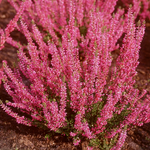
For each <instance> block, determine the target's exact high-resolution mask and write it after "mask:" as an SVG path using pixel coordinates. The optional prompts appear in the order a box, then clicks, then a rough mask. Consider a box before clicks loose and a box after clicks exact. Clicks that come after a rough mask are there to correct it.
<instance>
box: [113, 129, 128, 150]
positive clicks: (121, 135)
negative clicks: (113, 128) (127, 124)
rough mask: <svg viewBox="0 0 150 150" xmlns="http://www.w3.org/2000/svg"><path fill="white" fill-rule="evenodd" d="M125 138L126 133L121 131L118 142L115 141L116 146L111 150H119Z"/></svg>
mask: <svg viewBox="0 0 150 150" xmlns="http://www.w3.org/2000/svg"><path fill="white" fill-rule="evenodd" d="M126 136H127V131H125V130H124V131H122V132H121V133H120V137H119V140H118V141H117V144H116V145H115V146H114V147H113V148H111V150H121V147H122V145H123V144H124V142H125V139H126Z"/></svg>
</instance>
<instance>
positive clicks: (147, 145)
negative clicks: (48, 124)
mask: <svg viewBox="0 0 150 150" xmlns="http://www.w3.org/2000/svg"><path fill="white" fill-rule="evenodd" d="M15 13H16V12H15V10H14V8H13V7H11V5H10V4H9V3H8V2H7V1H6V0H2V3H1V4H0V28H1V29H4V28H5V27H6V26H7V24H8V23H9V21H10V20H11V19H12V18H13V17H14V16H15ZM11 35H12V37H13V38H15V39H16V40H17V39H19V40H20V41H22V42H26V41H25V39H24V38H23V36H22V35H21V34H20V33H18V32H16V31H14V32H13V33H12V34H11ZM149 39H150V21H148V22H147V23H146V32H145V36H144V39H143V42H142V44H141V50H140V58H139V61H140V64H139V66H138V67H137V72H138V75H137V76H136V77H135V78H136V83H137V84H138V87H139V89H140V90H142V89H147V90H148V91H150V81H149V80H150V61H149V59H150V41H149ZM4 59H5V60H7V62H8V65H9V66H10V67H11V68H12V67H14V63H15V62H17V50H16V49H15V48H13V47H12V46H11V45H9V44H5V48H4V49H3V50H1V51H0V67H1V64H2V63H1V62H2V60H4ZM0 99H2V100H10V99H11V98H10V96H9V95H8V94H7V93H6V91H5V90H4V88H3V86H2V85H1V87H0ZM46 134H50V135H52V134H51V133H50V132H48V131H44V130H41V129H39V128H36V127H27V126H24V125H21V124H17V123H16V121H15V119H14V118H12V117H10V116H9V115H7V114H6V113H5V112H4V111H3V110H2V109H1V108H0V150H87V144H88V143H87V141H83V142H81V144H80V145H79V146H78V147H75V146H73V144H72V140H71V139H70V140H68V139H67V138H66V137H64V136H61V135H59V134H53V135H52V136H51V137H50V138H45V135H46ZM94 150H98V148H94ZM122 150H150V123H148V124H144V125H143V126H142V127H135V128H133V129H131V130H130V131H129V132H128V135H127V138H126V141H125V143H124V145H123V147H122Z"/></svg>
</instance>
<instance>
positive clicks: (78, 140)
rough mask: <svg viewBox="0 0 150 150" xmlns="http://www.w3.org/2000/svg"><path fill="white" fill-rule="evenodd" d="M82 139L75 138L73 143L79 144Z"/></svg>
mask: <svg viewBox="0 0 150 150" xmlns="http://www.w3.org/2000/svg"><path fill="white" fill-rule="evenodd" d="M80 141H81V140H80V139H79V138H78V137H77V138H76V139H73V145H75V146H77V145H79V143H80Z"/></svg>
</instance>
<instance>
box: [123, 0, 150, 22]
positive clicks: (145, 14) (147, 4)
mask: <svg viewBox="0 0 150 150" xmlns="http://www.w3.org/2000/svg"><path fill="white" fill-rule="evenodd" d="M121 1H122V2H123V4H124V5H125V7H126V8H127V9H128V8H129V5H130V4H132V5H133V12H134V13H135V16H138V17H139V18H140V19H141V20H145V19H147V18H148V19H150V11H149V10H150V1H149V0H121Z"/></svg>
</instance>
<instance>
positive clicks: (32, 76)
mask: <svg viewBox="0 0 150 150" xmlns="http://www.w3.org/2000/svg"><path fill="white" fill-rule="evenodd" d="M9 1H10V3H11V4H12V5H13V6H14V8H15V9H16V10H17V14H16V16H15V18H14V19H13V20H12V21H11V22H10V23H9V25H8V26H7V28H6V29H5V31H2V30H1V32H0V33H1V48H3V46H4V43H5V42H7V43H9V44H11V45H13V46H14V47H17V48H18V58H19V62H18V64H19V68H15V69H14V71H12V70H11V69H10V68H9V67H8V65H7V62H6V61H3V68H2V69H3V71H1V76H2V81H3V83H4V87H5V89H6V91H7V92H8V94H9V95H10V96H11V97H12V100H13V101H6V103H3V102H1V103H0V106H1V107H2V108H3V109H4V110H5V112H6V113H8V114H9V115H10V116H12V117H14V118H16V121H17V122H18V123H21V124H25V125H28V126H39V127H42V128H45V127H46V128H48V129H50V130H52V131H55V132H58V133H61V134H64V135H67V136H71V137H72V138H73V141H74V145H78V144H79V143H80V140H82V137H86V139H87V140H88V141H89V145H90V146H99V148H101V149H104V148H107V149H111V150H119V149H120V148H121V146H122V145H123V143H124V141H125V138H126V132H127V130H128V129H130V128H131V127H132V126H133V125H139V126H141V125H142V124H143V123H147V122H150V117H149V114H150V107H149V99H150V97H149V96H147V97H145V98H144V99H143V100H142V101H141V98H143V97H144V96H145V94H146V91H143V93H140V92H139V90H138V89H136V88H134V83H135V80H134V79H133V77H134V76H135V75H136V70H135V69H136V67H137V65H138V63H139V62H138V58H139V54H138V53H139V49H140V43H141V41H142V38H143V35H144V29H145V27H144V24H142V25H140V23H139V25H138V26H136V25H135V16H134V15H133V13H132V11H133V10H132V8H129V10H128V12H127V14H126V15H125V16H124V15H123V14H124V10H122V9H118V10H117V12H116V13H113V12H114V8H115V5H116V2H117V0H106V1H95V0H90V1H89V0H79V1H75V0H59V1H56V0H53V1H49V0H45V1H41V0H36V1H31V0H26V1H23V2H22V1H19V0H18V1H15V2H14V1H11V0H9ZM19 6H20V7H19ZM20 16H21V17H20ZM15 28H16V29H17V30H19V31H20V32H22V33H23V34H24V35H25V37H26V39H27V41H28V44H27V45H21V44H20V43H19V42H16V41H14V40H13V39H12V38H11V37H10V32H11V31H13V30H14V29H15ZM122 36H123V40H122V43H119V42H118V41H119V39H120V38H121V37H122ZM115 50H119V56H118V57H117V58H116V59H114V57H113V55H112V52H113V51H115ZM22 76H23V78H26V79H27V80H28V84H29V85H27V84H26V83H25V82H24V80H23V78H22ZM12 107H15V108H18V109H19V111H20V112H22V113H24V114H25V115H23V116H20V114H19V113H17V112H14V111H12Z"/></svg>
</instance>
